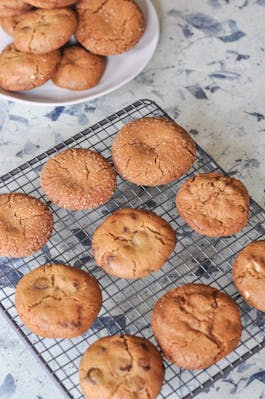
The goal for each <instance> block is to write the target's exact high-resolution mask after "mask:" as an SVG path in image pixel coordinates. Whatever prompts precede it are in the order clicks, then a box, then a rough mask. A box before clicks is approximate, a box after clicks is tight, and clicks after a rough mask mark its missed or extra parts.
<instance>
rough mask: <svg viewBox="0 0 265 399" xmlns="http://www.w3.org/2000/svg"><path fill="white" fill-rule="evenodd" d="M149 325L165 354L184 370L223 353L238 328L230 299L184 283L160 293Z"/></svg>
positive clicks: (230, 346) (235, 340)
mask: <svg viewBox="0 0 265 399" xmlns="http://www.w3.org/2000/svg"><path fill="white" fill-rule="evenodd" d="M151 327H152V329H153V332H154V335H155V337H156V339H157V342H158V343H159V345H160V347H161V349H162V352H163V353H164V355H165V357H166V358H167V359H168V360H170V361H171V362H172V363H175V364H176V365H177V366H179V367H181V368H184V369H188V370H196V369H203V368H206V367H209V366H211V365H212V364H214V363H216V362H217V361H219V360H220V359H222V358H223V357H225V356H227V355H228V354H229V353H230V352H232V351H233V350H234V349H235V348H236V346H237V344H238V342H239V340H240V337H241V331H242V327H241V321H240V315H239V310H238V307H237V305H236V303H235V302H234V301H233V299H232V298H230V297H229V296H228V295H226V294H224V293H222V292H220V291H218V290H217V289H216V288H213V287H210V286H207V285H202V284H186V285H183V286H181V287H178V288H175V289H173V290H171V291H169V292H167V293H166V294H165V295H164V296H162V297H161V298H160V299H159V300H158V301H157V302H156V304H155V306H154V308H153V311H152V315H151Z"/></svg>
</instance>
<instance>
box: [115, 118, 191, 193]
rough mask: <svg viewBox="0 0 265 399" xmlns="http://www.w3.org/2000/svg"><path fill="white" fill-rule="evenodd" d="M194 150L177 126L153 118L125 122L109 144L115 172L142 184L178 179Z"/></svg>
mask: <svg viewBox="0 0 265 399" xmlns="http://www.w3.org/2000/svg"><path fill="white" fill-rule="evenodd" d="M195 152H196V148H195V144H194V142H193V140H192V139H191V137H190V136H189V134H188V133H187V132H186V131H185V130H184V129H183V128H182V127H181V126H179V125H177V124H176V123H175V122H172V121H170V120H168V119H165V118H156V117H150V118H149V117H145V118H141V119H138V120H135V121H133V122H130V123H128V124H127V125H125V126H124V127H123V128H122V129H121V130H120V131H119V133H118V134H117V135H116V136H115V138H114V141H113V144H112V158H113V162H114V165H115V167H116V169H117V171H118V173H119V174H120V175H121V176H122V177H123V178H124V179H126V180H129V181H131V182H133V183H135V184H138V185H144V186H158V185H161V184H166V183H169V182H171V181H173V180H176V179H178V178H179V177H180V176H181V175H183V174H184V173H186V172H187V171H188V170H189V169H190V167H191V166H192V164H193V162H194V159H195Z"/></svg>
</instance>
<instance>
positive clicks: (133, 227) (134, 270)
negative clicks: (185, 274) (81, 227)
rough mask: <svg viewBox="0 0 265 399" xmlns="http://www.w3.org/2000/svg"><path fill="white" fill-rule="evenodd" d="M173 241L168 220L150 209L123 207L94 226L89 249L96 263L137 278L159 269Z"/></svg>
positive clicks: (124, 275)
mask: <svg viewBox="0 0 265 399" xmlns="http://www.w3.org/2000/svg"><path fill="white" fill-rule="evenodd" d="M175 245H176V234H175V232H174V230H173V229H172V228H171V226H170V225H169V223H168V222H167V221H166V220H164V219H163V218H161V217H160V216H158V215H156V214H155V213H153V212H150V211H146V210H144V209H132V208H125V209H121V210H118V211H116V212H114V213H113V214H112V215H110V216H108V217H107V218H106V219H105V220H104V221H103V223H102V224H101V225H100V226H99V227H98V228H97V229H96V231H95V233H94V236H93V240H92V253H93V256H94V258H95V261H96V263H97V265H98V266H101V267H102V268H103V269H104V270H105V271H106V272H107V273H109V274H111V275H113V276H116V277H122V278H140V277H144V276H147V275H148V274H151V273H153V272H155V271H157V270H158V269H160V268H161V267H162V266H163V265H164V263H165V262H166V260H167V259H168V257H169V256H170V254H171V253H172V251H173V250H174V248H175Z"/></svg>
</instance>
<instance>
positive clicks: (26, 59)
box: [0, 44, 61, 91]
mask: <svg viewBox="0 0 265 399" xmlns="http://www.w3.org/2000/svg"><path fill="white" fill-rule="evenodd" d="M60 60H61V53H60V51H58V50H55V51H52V52H51V53H48V54H32V53H23V52H21V51H18V50H17V49H16V48H15V47H14V45H13V44H11V45H9V46H7V47H6V48H5V49H4V50H3V52H2V53H1V54H0V87H2V88H3V89H5V90H10V91H23V90H29V89H33V88H34V87H38V86H41V85H43V84H44V83H46V82H47V81H48V80H49V79H50V78H51V77H52V76H53V75H54V74H55V72H56V69H57V66H58V65H59V63H60Z"/></svg>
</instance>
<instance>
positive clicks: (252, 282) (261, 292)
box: [233, 240, 265, 312]
mask: <svg viewBox="0 0 265 399" xmlns="http://www.w3.org/2000/svg"><path fill="white" fill-rule="evenodd" d="M233 279H234V283H235V286H236V288H237V289H238V291H239V293H240V295H242V297H243V298H244V299H245V301H246V302H248V303H249V305H251V306H254V307H255V308H256V309H259V310H261V311H262V312H265V240H260V241H254V242H252V243H250V244H248V245H247V246H246V247H245V248H244V249H243V250H242V251H241V252H240V253H239V255H238V256H237V257H236V259H235V261H234V264H233Z"/></svg>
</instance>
